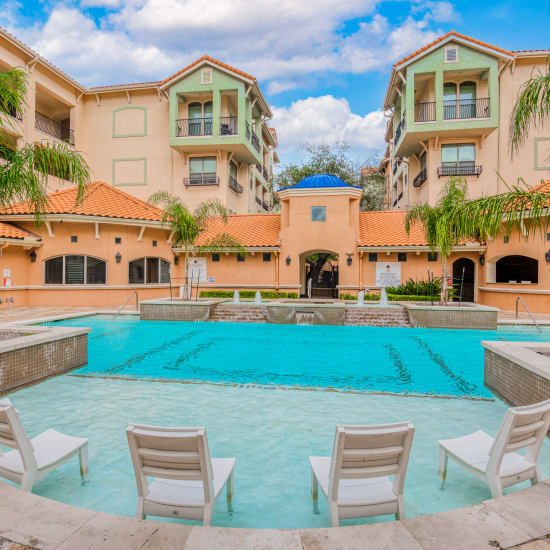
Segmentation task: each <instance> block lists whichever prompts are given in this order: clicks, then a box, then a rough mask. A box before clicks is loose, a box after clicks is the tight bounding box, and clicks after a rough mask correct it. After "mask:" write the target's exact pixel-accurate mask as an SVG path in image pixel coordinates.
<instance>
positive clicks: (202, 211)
mask: <svg viewBox="0 0 550 550" xmlns="http://www.w3.org/2000/svg"><path fill="white" fill-rule="evenodd" d="M149 202H150V203H151V204H153V205H155V206H160V207H161V208H162V211H163V214H162V223H163V224H167V225H169V226H170V228H171V229H172V232H173V235H172V240H173V243H174V246H178V245H181V246H182V247H183V250H184V254H185V285H184V295H185V296H186V297H187V298H190V290H191V289H190V287H189V285H188V281H187V278H188V269H189V256H190V254H191V251H192V249H193V247H194V244H195V241H196V240H197V238H198V237H199V235H200V234H201V233H203V232H204V231H205V229H206V227H207V225H208V223H209V222H211V221H212V220H213V219H214V218H218V217H219V218H221V219H222V220H223V222H224V223H227V216H228V214H229V212H228V210H227V208H226V207H225V206H224V205H223V203H222V202H221V201H220V200H218V199H207V200H205V201H204V202H201V203H200V204H199V205H198V206H197V208H196V209H195V210H194V211H193V212H191V211H190V210H189V209H188V208H187V207H186V206H185V204H183V202H182V201H181V199H180V198H179V197H178V196H176V195H172V194H171V193H168V192H167V191H157V192H156V193H153V194H152V195H151V196H150V197H149ZM220 249H232V250H235V251H237V253H239V254H241V255H245V254H246V250H245V249H244V248H243V247H242V245H241V244H240V243H239V242H238V241H237V240H236V239H234V238H233V237H232V236H231V235H228V234H227V233H219V234H217V235H215V236H214V237H212V238H211V239H209V240H208V242H206V243H205V244H204V245H202V246H200V247H198V251H199V252H211V251H215V250H220Z"/></svg>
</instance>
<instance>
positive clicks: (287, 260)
mask: <svg viewBox="0 0 550 550" xmlns="http://www.w3.org/2000/svg"><path fill="white" fill-rule="evenodd" d="M286 265H290V256H287V257H286Z"/></svg>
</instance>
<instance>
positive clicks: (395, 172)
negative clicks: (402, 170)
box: [393, 160, 401, 176]
mask: <svg viewBox="0 0 550 550" xmlns="http://www.w3.org/2000/svg"><path fill="white" fill-rule="evenodd" d="M400 164H401V161H400V160H396V161H395V162H394V164H393V175H394V176H395V174H397V169H398V168H399V166H400Z"/></svg>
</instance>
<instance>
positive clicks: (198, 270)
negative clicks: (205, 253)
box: [188, 258, 208, 284]
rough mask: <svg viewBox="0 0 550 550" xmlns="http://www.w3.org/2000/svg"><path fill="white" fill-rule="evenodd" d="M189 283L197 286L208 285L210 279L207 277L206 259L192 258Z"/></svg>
mask: <svg viewBox="0 0 550 550" xmlns="http://www.w3.org/2000/svg"><path fill="white" fill-rule="evenodd" d="M188 277H189V282H190V283H193V284H196V283H197V281H198V282H199V283H207V282H208V277H207V275H206V258H191V259H190V260H189V269H188Z"/></svg>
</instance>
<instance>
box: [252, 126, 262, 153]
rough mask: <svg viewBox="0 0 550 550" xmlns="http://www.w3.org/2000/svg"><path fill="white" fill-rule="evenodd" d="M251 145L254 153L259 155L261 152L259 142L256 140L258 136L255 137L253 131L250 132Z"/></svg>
mask: <svg viewBox="0 0 550 550" xmlns="http://www.w3.org/2000/svg"><path fill="white" fill-rule="evenodd" d="M252 145H253V146H254V149H256V151H258V153H259V152H260V150H261V147H260V140H259V139H258V136H257V135H256V132H255V131H254V130H252Z"/></svg>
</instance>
